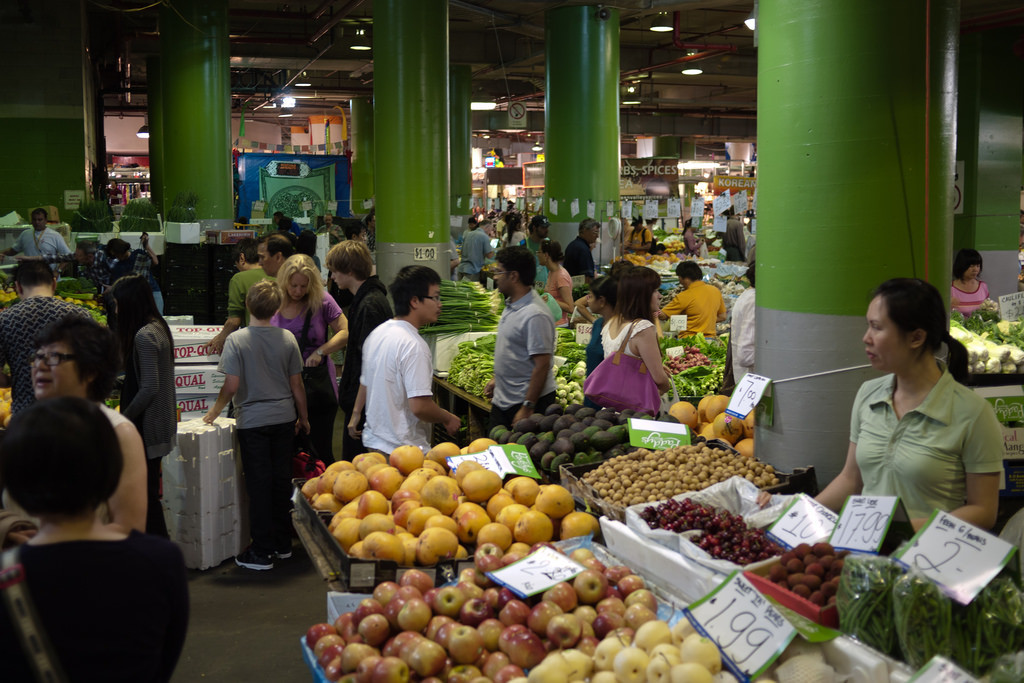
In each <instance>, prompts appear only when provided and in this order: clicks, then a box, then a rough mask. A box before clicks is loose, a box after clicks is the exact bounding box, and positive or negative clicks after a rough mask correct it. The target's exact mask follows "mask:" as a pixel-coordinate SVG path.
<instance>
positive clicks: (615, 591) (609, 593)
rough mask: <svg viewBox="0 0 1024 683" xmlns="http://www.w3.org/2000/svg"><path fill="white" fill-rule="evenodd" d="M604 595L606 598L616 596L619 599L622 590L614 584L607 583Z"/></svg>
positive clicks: (620, 598)
mask: <svg viewBox="0 0 1024 683" xmlns="http://www.w3.org/2000/svg"><path fill="white" fill-rule="evenodd" d="M604 597H606V598H618V599H619V600H622V599H623V598H622V591H620V590H619V589H618V588H616V587H615V586H613V585H611V584H608V590H607V591H605V594H604Z"/></svg>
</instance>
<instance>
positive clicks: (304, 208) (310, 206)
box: [299, 201, 313, 211]
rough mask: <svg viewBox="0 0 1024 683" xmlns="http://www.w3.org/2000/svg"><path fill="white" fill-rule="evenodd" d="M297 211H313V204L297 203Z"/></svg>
mask: <svg viewBox="0 0 1024 683" xmlns="http://www.w3.org/2000/svg"><path fill="white" fill-rule="evenodd" d="M299 209H300V210H302V211H312V210H313V202H310V201H306V202H299Z"/></svg>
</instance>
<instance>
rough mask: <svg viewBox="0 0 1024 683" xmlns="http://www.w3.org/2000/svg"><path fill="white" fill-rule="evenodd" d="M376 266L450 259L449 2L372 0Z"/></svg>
mask: <svg viewBox="0 0 1024 683" xmlns="http://www.w3.org/2000/svg"><path fill="white" fill-rule="evenodd" d="M373 10H374V22H373V24H374V29H375V31H376V35H375V36H374V38H375V40H376V41H378V42H377V44H378V45H382V46H383V48H382V49H379V50H376V54H375V59H374V65H373V70H374V73H373V76H374V79H373V127H374V129H375V130H380V131H386V132H387V135H382V136H381V139H380V140H377V141H376V162H375V164H376V171H377V173H376V177H378V178H381V179H382V180H383V182H381V183H379V185H380V186H379V187H377V188H376V189H377V201H376V206H377V270H378V274H379V275H380V278H381V280H383V281H384V282H385V283H390V282H391V281H392V280H393V279H394V276H395V274H396V273H397V272H398V271H399V270H400V269H401V268H402V266H407V265H412V264H415V265H424V266H430V267H432V268H434V270H436V271H437V272H438V273H439V274H440V275H441V276H442V277H446V276H447V275H448V273H449V267H448V234H449V232H448V222H449V220H450V218H449V213H450V212H449V209H448V197H449V194H448V183H449V178H448V3H447V2H445V0H378V2H375V3H374V6H373Z"/></svg>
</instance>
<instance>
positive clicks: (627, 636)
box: [608, 626, 636, 643]
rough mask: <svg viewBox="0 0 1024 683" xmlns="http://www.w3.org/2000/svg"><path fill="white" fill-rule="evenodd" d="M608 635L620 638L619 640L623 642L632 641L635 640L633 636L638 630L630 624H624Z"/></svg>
mask: <svg viewBox="0 0 1024 683" xmlns="http://www.w3.org/2000/svg"><path fill="white" fill-rule="evenodd" d="M608 635H609V636H611V637H612V638H618V639H619V640H621V641H623V642H627V643H632V642H633V636H635V635H636V630H635V629H632V628H630V627H629V626H623V627H621V628H617V629H615V630H614V631H612V632H611V633H609V634H608Z"/></svg>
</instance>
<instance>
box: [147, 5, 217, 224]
mask: <svg viewBox="0 0 1024 683" xmlns="http://www.w3.org/2000/svg"><path fill="white" fill-rule="evenodd" d="M227 10H228V3H227V0H176V1H175V3H174V6H173V7H170V6H162V7H161V8H160V62H161V64H162V65H163V69H162V73H161V80H162V81H163V88H162V92H163V113H164V120H163V134H164V140H166V141H168V144H166V145H164V149H163V158H164V202H165V204H167V206H170V202H172V201H173V200H174V197H175V195H177V194H178V193H179V192H182V191H191V192H195V193H196V194H197V195H198V197H199V203H198V204H197V205H196V213H197V215H198V217H199V218H200V220H201V222H202V223H203V226H204V228H225V229H230V228H231V227H232V225H233V224H234V202H233V197H234V191H233V187H232V173H231V118H230V106H231V92H230V80H229V70H228V56H229V53H228V14H227Z"/></svg>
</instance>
